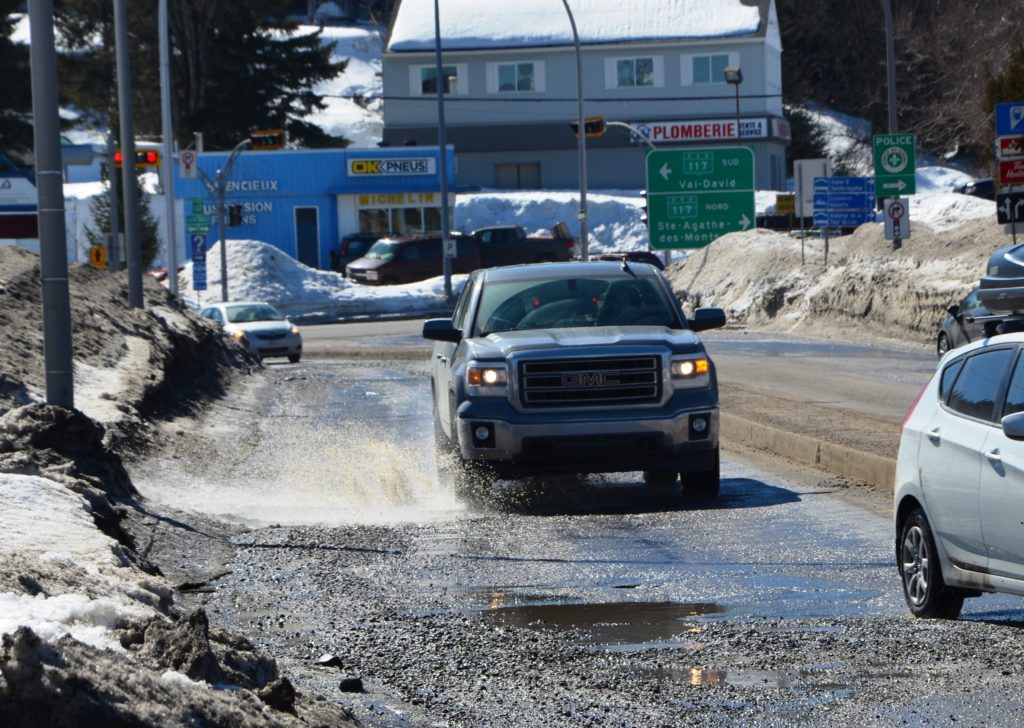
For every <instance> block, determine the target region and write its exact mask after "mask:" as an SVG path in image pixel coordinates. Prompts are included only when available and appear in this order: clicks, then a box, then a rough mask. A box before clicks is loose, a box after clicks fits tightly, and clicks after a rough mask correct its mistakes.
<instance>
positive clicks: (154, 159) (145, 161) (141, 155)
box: [114, 149, 160, 169]
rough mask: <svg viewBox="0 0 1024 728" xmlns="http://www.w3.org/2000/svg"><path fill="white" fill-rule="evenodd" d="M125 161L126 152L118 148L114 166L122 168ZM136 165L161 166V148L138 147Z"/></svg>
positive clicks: (115, 153)
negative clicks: (123, 152)
mask: <svg viewBox="0 0 1024 728" xmlns="http://www.w3.org/2000/svg"><path fill="white" fill-rule="evenodd" d="M123 162H124V154H122V153H121V150H120V149H118V150H116V151H115V152H114V166H115V167H117V168H118V169H120V168H121V165H122V163H123ZM135 166H136V167H158V166H160V150H159V149H136V150H135Z"/></svg>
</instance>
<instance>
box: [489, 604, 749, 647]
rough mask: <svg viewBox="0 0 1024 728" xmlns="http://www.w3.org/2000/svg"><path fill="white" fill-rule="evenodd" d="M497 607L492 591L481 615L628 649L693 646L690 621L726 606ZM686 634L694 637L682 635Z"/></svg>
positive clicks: (694, 632)
mask: <svg viewBox="0 0 1024 728" xmlns="http://www.w3.org/2000/svg"><path fill="white" fill-rule="evenodd" d="M516 600H517V601H518V602H519V603H518V604H517V606H503V602H502V601H501V600H500V599H498V598H497V597H496V596H495V595H492V600H491V602H490V604H489V605H488V607H489V608H488V609H487V610H486V611H483V612H481V617H482V618H483V619H485V620H487V621H490V622H492V623H494V624H500V625H503V626H512V627H526V628H529V629H549V630H551V629H553V630H561V631H565V632H570V631H573V632H577V631H578V632H580V633H582V635H583V639H582V640H581V642H582V643H583V644H587V645H592V646H594V647H595V648H596V649H600V650H607V651H614V652H632V651H639V650H644V649H670V648H676V649H678V648H683V647H686V648H689V649H699V648H700V644H699V643H698V642H697V638H696V635H699V633H700V632H701V629H700V627H699V626H697V625H695V624H693V623H694V622H695V621H698V622H699V621H700V620H706V619H709V618H716V617H718V616H720V615H724V614H725V613H726V612H727V611H729V610H728V608H727V607H724V606H722V605H719V604H706V603H700V602H694V603H683V602H610V603H604V604H565V603H561V604H522V603H521V602H522V601H525V599H522V598H520V597H518V596H517V597H516ZM687 635H693V636H694V637H692V638H688V636H687Z"/></svg>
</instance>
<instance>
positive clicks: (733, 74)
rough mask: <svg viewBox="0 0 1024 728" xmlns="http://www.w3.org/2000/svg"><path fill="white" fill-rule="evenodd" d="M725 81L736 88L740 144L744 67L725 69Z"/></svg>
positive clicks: (737, 124)
mask: <svg viewBox="0 0 1024 728" xmlns="http://www.w3.org/2000/svg"><path fill="white" fill-rule="evenodd" d="M725 82H726V83H728V84H729V85H730V86H732V87H733V88H735V89H736V144H737V145H739V144H740V84H741V83H743V69H742V68H740V67H739V66H736V67H735V68H733V67H729V68H726V69H725Z"/></svg>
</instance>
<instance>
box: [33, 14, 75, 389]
mask: <svg viewBox="0 0 1024 728" xmlns="http://www.w3.org/2000/svg"><path fill="white" fill-rule="evenodd" d="M28 15H29V26H30V34H31V41H32V45H31V48H30V49H29V55H30V59H31V64H32V70H31V73H32V126H33V129H34V139H33V144H34V146H35V159H36V187H37V189H38V190H39V201H38V210H39V252H40V255H39V273H40V278H41V280H42V296H43V363H44V366H45V368H46V403H47V404H52V405H57V406H59V407H66V408H68V409H72V408H74V406H75V396H74V377H73V373H72V350H71V295H70V292H69V290H68V252H67V243H66V238H65V232H66V231H65V229H64V174H63V172H62V171H61V152H60V112H59V110H58V101H57V51H56V49H55V48H54V43H53V0H32V2H30V3H29V4H28Z"/></svg>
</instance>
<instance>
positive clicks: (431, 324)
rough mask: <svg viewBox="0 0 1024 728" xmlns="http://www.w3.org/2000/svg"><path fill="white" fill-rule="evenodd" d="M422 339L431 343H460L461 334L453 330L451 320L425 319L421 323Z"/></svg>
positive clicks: (453, 325)
mask: <svg viewBox="0 0 1024 728" xmlns="http://www.w3.org/2000/svg"><path fill="white" fill-rule="evenodd" d="M423 338H424V339H430V340H432V341H450V342H451V343H453V344H457V343H459V342H460V341H462V332H461V331H459V330H458V329H457V328H455V324H454V323H453V322H452V320H451V319H427V320H426V321H424V322H423Z"/></svg>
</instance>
